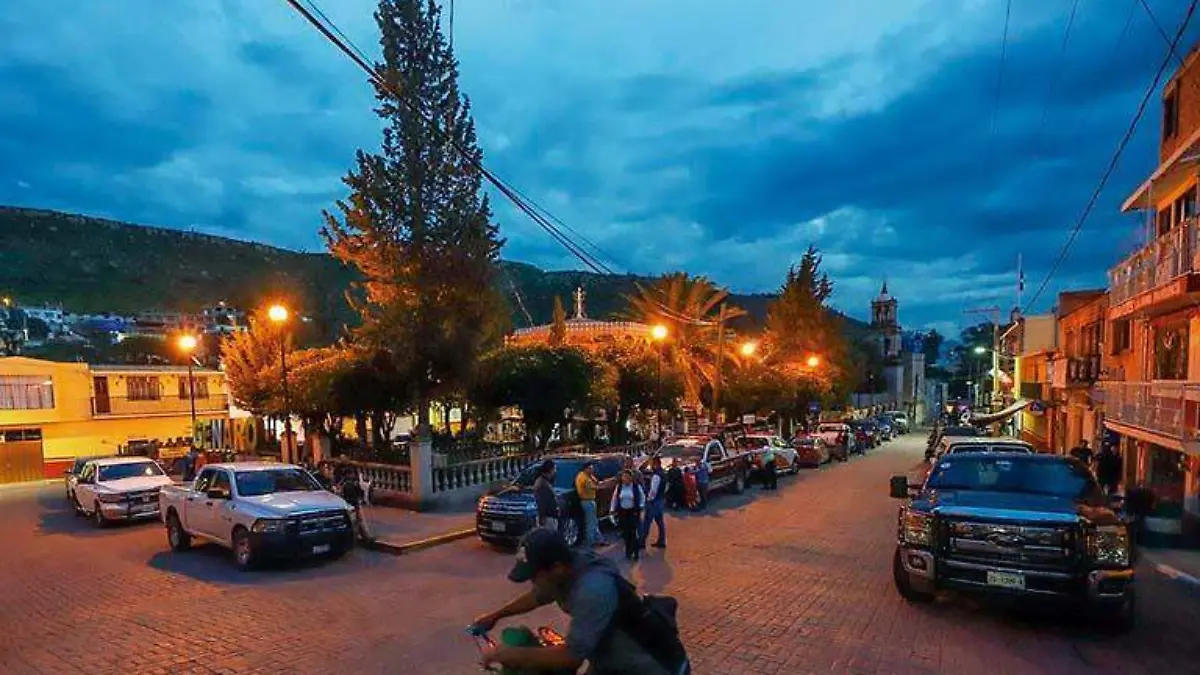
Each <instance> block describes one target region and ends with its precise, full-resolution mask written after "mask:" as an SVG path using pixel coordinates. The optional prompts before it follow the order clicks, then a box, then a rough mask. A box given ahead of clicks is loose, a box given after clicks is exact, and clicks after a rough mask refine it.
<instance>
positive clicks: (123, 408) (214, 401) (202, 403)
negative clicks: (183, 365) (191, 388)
mask: <svg viewBox="0 0 1200 675" xmlns="http://www.w3.org/2000/svg"><path fill="white" fill-rule="evenodd" d="M228 411H229V398H228V397H227V396H226V395H224V394H213V395H209V396H205V397H199V396H197V397H196V414H197V415H200V414H212V413H225V412H228ZM191 412H192V405H191V401H190V400H189V399H188V397H187V396H166V395H163V396H160V397H159V398H155V399H138V398H129V397H127V396H95V397H93V398H92V416H93V417H165V416H168V415H190V414H191Z"/></svg>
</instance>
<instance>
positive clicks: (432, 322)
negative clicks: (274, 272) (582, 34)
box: [322, 0, 503, 425]
mask: <svg viewBox="0 0 1200 675" xmlns="http://www.w3.org/2000/svg"><path fill="white" fill-rule="evenodd" d="M440 14H441V12H440V10H439V9H438V6H437V4H436V3H435V2H434V0H380V3H379V9H378V11H377V12H376V13H375V20H376V22H377V23H378V25H379V29H380V33H381V37H380V45H381V47H382V53H383V63H382V64H376V70H377V72H379V73H380V74H381V76H382V79H383V80H384V81H385V82H386V83H387V84H388V86H387V87H386V88H385V87H380V86H376V100H377V101H378V107H377V108H376V114H378V115H379V117H380V118H381V119H382V120H383V122H384V125H383V126H384V129H383V141H382V144H381V149H380V152H378V153H369V152H365V151H363V150H359V151H358V152H357V156H356V160H357V161H356V164H357V166H356V167H355V168H354V169H353V170H351V171H350V173H349V175H347V176H346V178H345V183H346V185H347V186H349V187H350V190H351V194H350V197H349V198H348V199H346V200H343V201H339V202H338V204H337V209H336V210H337V213H336V214H331V213H326V214H325V227H324V228H323V229H322V235H323V236H324V238H325V240H326V243H327V245H328V247H329V250H330V252H331V253H332V254H333V255H334V257H336V258H337V259H339V260H341V261H342V262H344V263H346V264H348V265H351V266H353V267H354V268H356V269H357V271H358V272H359V273H360V275H361V277H362V281H361V282H360V283H358V284H357V285H356V286H355V288H354V289H353V290H352V292H351V294H350V300H351V302H352V304H353V306H354V307H355V309H356V310H357V311H358V313H359V314H360V315H361V317H362V326H361V327H360V328H359V329H358V330H357V334H356V336H355V337H356V339H357V341H359V342H360V343H361V344H363V345H365V346H367V347H368V348H371V349H374V350H377V351H378V352H380V353H383V354H386V355H387V356H388V357H389V358H391V359H392V360H393V362H394V363H395V365H396V368H397V371H398V372H400V373H402V375H403V379H405V380H406V381H407V382H408V383H409V385H410V387H411V388H409V387H406V389H409V391H411V394H410V395H409V400H408V401H407V403H408V404H409V405H411V406H412V407H415V408H416V411H417V414H418V422H419V423H421V424H422V425H427V424H428V415H429V402H430V401H431V400H432V399H435V398H437V397H439V396H442V395H446V394H448V393H451V392H454V391H456V390H460V389H461V388H462V387H463V386H465V383H466V381H467V379H468V377H469V376H470V369H471V368H472V367H473V365H474V364H475V362H476V357H477V356H478V355H479V353H480V352H481V350H482V349H483V348H484V346H485V343H486V342H487V341H488V340H489V339H493V338H495V337H496V336H495V335H492V333H493V332H494V330H493V329H492V328H490V327H494V326H496V325H498V323H499V322H498V321H497V320H496V316H495V315H496V313H497V312H501V311H503V308H502V301H501V300H500V298H499V296H498V294H497V293H496V292H495V290H494V285H493V277H494V275H495V274H496V261H497V259H498V257H499V252H500V247H501V246H502V245H503V242H502V241H501V239H500V237H499V232H498V229H497V227H496V226H495V225H494V224H493V223H492V220H491V209H490V207H489V205H488V199H487V195H486V194H483V192H482V190H481V187H482V175H481V173H480V171H479V168H478V167H479V166H480V164H479V162H480V161H481V159H482V153H481V152H480V150H479V147H478V146H477V144H476V138H475V125H474V122H473V121H472V119H471V109H470V103H469V101H468V100H467V98H466V97H465V96H464V95H463V94H462V93H461V92H460V91H459V88H458V64H457V62H456V60H455V58H454V55H453V54H452V52H451V50H450V47H449V45H448V44H447V43H446V39H445V37H444V36H443V35H442V32H441V28H440ZM464 155H465V156H464Z"/></svg>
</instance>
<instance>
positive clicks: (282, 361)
mask: <svg viewBox="0 0 1200 675" xmlns="http://www.w3.org/2000/svg"><path fill="white" fill-rule="evenodd" d="M267 318H268V319H270V320H271V322H272V323H274V324H275V325H277V326H279V371H280V376H281V377H282V380H283V442H284V444H286V448H287V453H286V456H285V457H283V458H282V459H283V460H284V461H292V460H293V459H295V458H294V457H292V403H291V399H290V397H289V396H288V379H287V335H286V334H285V333H284V330H285V329H284V324H286V323H287V320H288V309H287V307H284V306H283V305H271V307H270V308H268V309H267ZM281 454H283V453H282V450H281Z"/></svg>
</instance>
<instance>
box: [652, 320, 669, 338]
mask: <svg viewBox="0 0 1200 675" xmlns="http://www.w3.org/2000/svg"><path fill="white" fill-rule="evenodd" d="M650 337H652V338H654V339H655V340H657V341H659V342H662V341H663V340H666V339H667V327H666V326H664V325H662V324H661V323H660V324H658V325H656V326H655V327H654V328H651V329H650Z"/></svg>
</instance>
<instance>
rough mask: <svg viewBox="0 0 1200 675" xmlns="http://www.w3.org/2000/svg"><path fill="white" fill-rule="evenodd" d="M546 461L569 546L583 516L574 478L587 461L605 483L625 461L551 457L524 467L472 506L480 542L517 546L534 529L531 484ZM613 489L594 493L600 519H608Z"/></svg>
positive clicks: (577, 534)
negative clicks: (549, 464) (552, 467)
mask: <svg viewBox="0 0 1200 675" xmlns="http://www.w3.org/2000/svg"><path fill="white" fill-rule="evenodd" d="M545 459H551V460H554V465H555V469H556V471H555V474H554V493H555V495H556V496H557V497H558V508H559V512H560V513H562V514H563V515H564V517H562V518H560V519H559V531H560V532H561V533H562V535H563V537H564V538H565V539H566V540H567V543H568V544H569V545H571V546H574V545H576V544H577V543H579V539H580V535H581V533H582V527H581V526H580V519H581V517H582V513H581V511H580V506H579V495H578V494H577V493H576V492H575V477H576V476H578V475H579V472H580V471H582V470H583V465H584V464H586V463H587V462H596V477H597V478H599V479H600V480H607V479H609V478H612V477H613V476H616V475H617V474H618V473H620V472H621V467H622V466H624V462H625V460H626V459H627V458H626V457H625V456H624V455H619V454H607V455H582V454H576V453H571V454H560V455H551V456H549V457H546V458H544V459H542V460H538V461H537V462H536V463H534V464H531V465H530V466H527V467H525V469H523V470H522V471H521V473H520V474H518V475H517V477H516V478H515V479H513V481H512V482H511V483H509V484H508V485H506V486H504V487H503V488H501V489H499V490H496V491H494V492H489V493H487V494H485V495H484V496H482V497H480V498H479V502H478V504H476V506H475V534H476V535H477V536H478V537H479V538H480V539H482V540H483V541H485V542H487V543H489V544H494V545H497V546H503V547H516V545H517V544H518V543H519V542H520V541H521V537H523V536H524V535H525V533H526V532H528V531H529V530H531V529H533V528H534V527H536V526H537V503H536V502H535V500H534V496H533V482H534V480H536V479H537V473H538V469H539V467H541V464H542V462H543V461H545ZM613 488H614V486H611V485H610V486H605V487H604V488H602V489H600V490H599V491H597V493H596V512H597V515H598V516H599V517H600V518H601V519H606V518H609V516H610V514H609V512H608V511H609V502H610V500H611V498H612V491H613Z"/></svg>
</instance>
